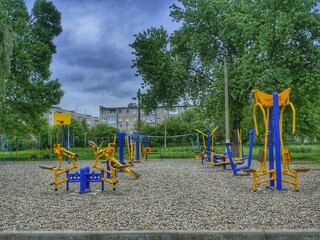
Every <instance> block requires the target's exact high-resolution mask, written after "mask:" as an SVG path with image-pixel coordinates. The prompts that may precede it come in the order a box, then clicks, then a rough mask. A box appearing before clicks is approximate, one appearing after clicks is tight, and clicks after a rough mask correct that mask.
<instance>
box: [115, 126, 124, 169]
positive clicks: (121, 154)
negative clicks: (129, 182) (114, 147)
mask: <svg viewBox="0 0 320 240" xmlns="http://www.w3.org/2000/svg"><path fill="white" fill-rule="evenodd" d="M117 137H118V139H119V162H120V163H121V164H123V165H125V164H126V162H125V161H124V143H125V137H126V133H124V132H119V133H117Z"/></svg>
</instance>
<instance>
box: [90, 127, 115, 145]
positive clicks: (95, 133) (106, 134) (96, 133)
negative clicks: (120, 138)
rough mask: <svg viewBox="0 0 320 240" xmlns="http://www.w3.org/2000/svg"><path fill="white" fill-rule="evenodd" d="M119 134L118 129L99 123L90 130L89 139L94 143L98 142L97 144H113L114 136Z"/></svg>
mask: <svg viewBox="0 0 320 240" xmlns="http://www.w3.org/2000/svg"><path fill="white" fill-rule="evenodd" d="M118 132H119V129H118V128H114V127H112V126H108V125H107V124H105V123H99V124H97V125H95V126H94V127H92V128H91V129H90V130H89V134H88V139H89V140H93V141H96V140H97V141H98V142H97V144H99V142H101V141H105V143H111V142H113V138H114V134H115V133H118Z"/></svg>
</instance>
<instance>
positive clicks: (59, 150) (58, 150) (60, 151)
mask: <svg viewBox="0 0 320 240" xmlns="http://www.w3.org/2000/svg"><path fill="white" fill-rule="evenodd" d="M52 152H53V153H54V154H57V155H58V165H57V166H47V165H39V167H40V168H42V169H44V170H50V171H53V173H54V181H53V183H50V185H54V190H55V191H57V190H58V185H60V184H62V183H65V182H67V181H68V180H69V179H68V177H67V176H66V177H65V178H63V179H61V180H59V179H58V177H59V176H60V175H61V174H63V173H67V172H69V171H71V170H72V169H75V168H77V167H78V164H77V162H76V157H77V156H78V155H77V154H75V153H73V152H71V151H68V150H67V149H65V148H63V147H62V145H61V144H54V145H53V149H52ZM63 156H65V157H68V158H70V161H69V163H72V166H70V167H66V168H62V158H63Z"/></svg>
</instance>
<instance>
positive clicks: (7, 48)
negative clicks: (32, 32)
mask: <svg viewBox="0 0 320 240" xmlns="http://www.w3.org/2000/svg"><path fill="white" fill-rule="evenodd" d="M13 43H14V34H13V31H12V28H11V26H10V24H9V21H8V18H6V17H5V16H4V15H3V14H1V13H0V96H1V99H0V104H1V107H3V104H4V101H5V99H6V80H7V78H8V76H9V74H10V59H11V55H12V50H13Z"/></svg>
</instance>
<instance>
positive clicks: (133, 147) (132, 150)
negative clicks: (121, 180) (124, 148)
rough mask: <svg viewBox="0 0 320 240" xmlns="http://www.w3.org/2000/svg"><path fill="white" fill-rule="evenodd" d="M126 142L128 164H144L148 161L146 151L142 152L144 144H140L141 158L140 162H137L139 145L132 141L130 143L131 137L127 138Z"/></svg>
mask: <svg viewBox="0 0 320 240" xmlns="http://www.w3.org/2000/svg"><path fill="white" fill-rule="evenodd" d="M126 141H127V143H128V163H130V164H133V163H143V162H144V161H145V160H146V152H145V150H143V151H142V143H138V144H139V145H140V146H139V156H140V160H136V159H135V156H136V153H137V143H136V142H135V141H134V140H133V139H131V140H130V141H129V136H126Z"/></svg>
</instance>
